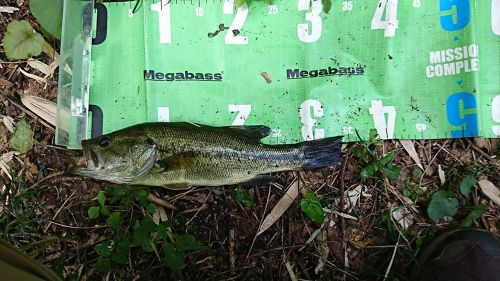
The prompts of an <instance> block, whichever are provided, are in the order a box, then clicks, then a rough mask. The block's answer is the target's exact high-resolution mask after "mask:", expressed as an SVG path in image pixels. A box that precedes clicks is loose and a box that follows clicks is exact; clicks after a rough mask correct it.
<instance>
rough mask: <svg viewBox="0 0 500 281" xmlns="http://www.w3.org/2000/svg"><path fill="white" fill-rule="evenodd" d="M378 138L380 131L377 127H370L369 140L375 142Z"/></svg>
mask: <svg viewBox="0 0 500 281" xmlns="http://www.w3.org/2000/svg"><path fill="white" fill-rule="evenodd" d="M376 140H378V132H377V129H370V136H369V139H368V142H374V141H376Z"/></svg>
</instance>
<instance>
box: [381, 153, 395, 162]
mask: <svg viewBox="0 0 500 281" xmlns="http://www.w3.org/2000/svg"><path fill="white" fill-rule="evenodd" d="M394 157H396V153H395V152H394V151H391V152H389V153H387V154H386V155H385V156H384V157H382V159H380V161H379V163H380V164H381V165H387V164H389V163H390V162H391V161H392V160H394Z"/></svg>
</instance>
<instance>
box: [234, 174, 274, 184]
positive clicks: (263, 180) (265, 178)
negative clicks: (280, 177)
mask: <svg viewBox="0 0 500 281" xmlns="http://www.w3.org/2000/svg"><path fill="white" fill-rule="evenodd" d="M275 179H276V177H275V176H271V175H258V176H256V177H254V178H252V179H250V180H247V181H244V182H242V183H240V184H239V185H242V186H263V185H266V184H268V183H270V182H272V181H274V180H275Z"/></svg>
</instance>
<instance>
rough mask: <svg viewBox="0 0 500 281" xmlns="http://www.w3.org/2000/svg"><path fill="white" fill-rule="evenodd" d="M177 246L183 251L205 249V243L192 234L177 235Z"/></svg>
mask: <svg viewBox="0 0 500 281" xmlns="http://www.w3.org/2000/svg"><path fill="white" fill-rule="evenodd" d="M175 247H176V248H177V249H178V250H179V251H183V252H187V251H201V250H203V245H202V244H201V243H200V242H199V241H198V240H196V238H195V237H194V236H193V235H191V234H177V235H175Z"/></svg>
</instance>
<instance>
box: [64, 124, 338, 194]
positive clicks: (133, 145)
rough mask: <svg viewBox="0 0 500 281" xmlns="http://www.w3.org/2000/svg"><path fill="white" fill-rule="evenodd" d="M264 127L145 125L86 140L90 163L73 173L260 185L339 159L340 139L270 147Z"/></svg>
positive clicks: (138, 181) (170, 184) (145, 181)
mask: <svg viewBox="0 0 500 281" xmlns="http://www.w3.org/2000/svg"><path fill="white" fill-rule="evenodd" d="M270 131H271V130H270V129H269V128H268V127H266V126H241V127H211V126H206V125H197V124H191V123H170V122H169V123H144V124H139V125H135V126H132V127H128V128H125V129H122V130H119V131H115V132H112V133H110V134H106V135H103V136H100V137H97V138H94V139H90V140H84V141H82V147H83V154H84V156H85V159H86V162H87V164H86V167H81V168H77V169H75V170H73V173H75V174H77V175H81V176H86V177H91V178H94V179H99V180H105V181H110V182H114V183H124V184H130V185H151V186H162V187H166V188H188V187H190V186H221V185H233V184H238V183H248V184H251V183H257V182H259V183H262V182H263V181H266V180H268V179H269V180H270V178H269V176H267V175H265V174H269V173H273V172H279V171H287V170H302V169H306V170H308V169H317V168H322V167H326V166H331V165H334V164H336V163H338V162H339V160H340V158H341V155H340V145H341V140H340V137H332V138H325V139H320V140H313V141H307V142H302V143H297V144H280V145H268V144H263V143H262V142H261V141H260V140H261V139H262V138H264V137H266V136H268V135H269V133H270Z"/></svg>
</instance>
